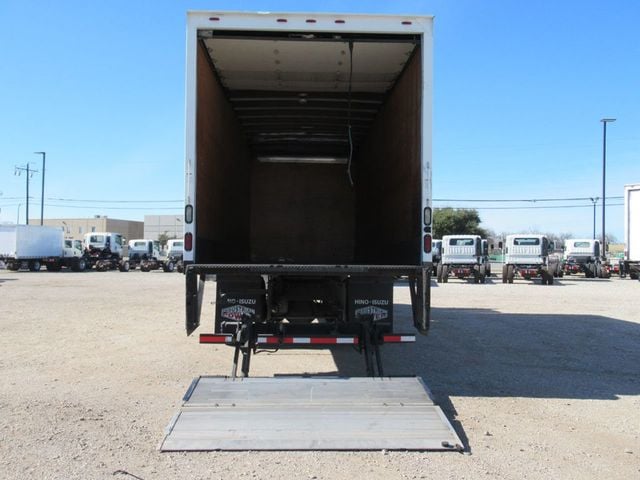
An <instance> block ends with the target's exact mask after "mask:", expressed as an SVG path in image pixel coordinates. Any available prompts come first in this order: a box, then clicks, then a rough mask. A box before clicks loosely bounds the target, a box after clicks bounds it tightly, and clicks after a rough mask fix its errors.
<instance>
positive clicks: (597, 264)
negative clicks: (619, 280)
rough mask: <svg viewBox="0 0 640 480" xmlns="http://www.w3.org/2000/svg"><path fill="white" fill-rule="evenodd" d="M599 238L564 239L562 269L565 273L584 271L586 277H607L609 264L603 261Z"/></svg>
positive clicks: (608, 275)
mask: <svg viewBox="0 0 640 480" xmlns="http://www.w3.org/2000/svg"><path fill="white" fill-rule="evenodd" d="M603 253H604V252H603V251H602V248H601V245H600V240H596V239H591V238H568V239H566V240H565V241H564V254H563V261H564V265H563V270H564V274H565V275H572V274H576V273H584V275H585V277H587V278H609V277H610V276H611V274H610V273H609V266H608V265H607V263H606V262H603V260H602V258H603V257H602V255H603Z"/></svg>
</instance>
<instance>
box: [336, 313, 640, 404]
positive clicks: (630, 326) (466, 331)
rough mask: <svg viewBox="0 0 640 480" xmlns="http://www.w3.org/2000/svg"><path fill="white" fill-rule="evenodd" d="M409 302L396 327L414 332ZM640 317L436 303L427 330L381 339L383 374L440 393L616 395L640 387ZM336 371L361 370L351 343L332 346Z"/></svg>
mask: <svg viewBox="0 0 640 480" xmlns="http://www.w3.org/2000/svg"><path fill="white" fill-rule="evenodd" d="M410 308H411V307H410V306H408V305H399V306H396V309H395V316H396V322H395V323H396V330H397V331H399V332H412V331H413V328H412V326H411V324H410V318H411V310H410ZM639 346H640V324H638V323H632V322H626V321H622V320H617V319H613V318H608V317H603V316H598V315H561V314H558V315H546V314H545V315H542V314H504V313H499V312H496V311H494V310H491V309H469V308H433V309H432V325H431V331H430V333H429V335H428V336H426V337H424V336H418V337H417V341H416V343H415V344H405V345H385V346H383V347H382V358H383V361H384V367H385V374H386V375H418V376H421V377H423V378H424V379H425V381H426V382H427V384H428V385H429V387H430V388H431V389H432V390H433V392H434V393H435V394H437V395H438V396H439V397H440V396H441V395H443V394H444V395H450V396H470V397H532V398H576V399H604V400H615V399H617V398H618V397H619V396H621V395H639V394H640V375H638V371H639V368H640V347H639ZM333 356H334V360H335V362H336V365H337V366H338V373H339V374H341V375H364V360H363V358H362V357H361V356H360V355H358V354H357V353H356V352H354V351H348V350H336V351H335V352H334V355H333Z"/></svg>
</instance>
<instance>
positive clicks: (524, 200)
mask: <svg viewBox="0 0 640 480" xmlns="http://www.w3.org/2000/svg"><path fill="white" fill-rule="evenodd" d="M592 198H595V197H575V198H520V199H506V198H500V199H486V198H483V199H466V198H465V199H461V198H458V199H455V198H434V199H433V201H434V202H478V203H480V202H491V203H509V202H529V203H536V202H578V201H593V200H591V199H592ZM622 198H624V197H623V196H622V195H620V196H616V197H606V199H607V200H620V199H622ZM590 206H593V205H590Z"/></svg>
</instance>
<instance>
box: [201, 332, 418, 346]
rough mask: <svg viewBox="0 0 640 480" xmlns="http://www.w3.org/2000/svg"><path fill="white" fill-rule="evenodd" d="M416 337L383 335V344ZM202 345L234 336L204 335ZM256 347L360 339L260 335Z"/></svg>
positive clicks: (226, 341) (355, 341)
mask: <svg viewBox="0 0 640 480" xmlns="http://www.w3.org/2000/svg"><path fill="white" fill-rule="evenodd" d="M415 341H416V336H415V335H406V334H396V335H393V334H392V335H383V336H382V342H383V343H413V342H415ZM200 343H217V344H222V343H224V344H228V345H231V344H233V335H229V334H216V333H202V334H200ZM256 345H358V337H352V336H342V337H296V336H284V337H280V336H277V335H258V339H257V341H256Z"/></svg>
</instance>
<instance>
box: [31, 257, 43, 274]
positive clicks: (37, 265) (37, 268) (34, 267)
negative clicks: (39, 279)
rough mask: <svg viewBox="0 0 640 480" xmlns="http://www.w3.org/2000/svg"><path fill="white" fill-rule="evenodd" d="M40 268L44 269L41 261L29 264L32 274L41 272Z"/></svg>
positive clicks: (33, 261)
mask: <svg viewBox="0 0 640 480" xmlns="http://www.w3.org/2000/svg"><path fill="white" fill-rule="evenodd" d="M40 267H42V264H41V263H40V260H31V261H30V262H29V270H31V271H32V272H39V271H40Z"/></svg>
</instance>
